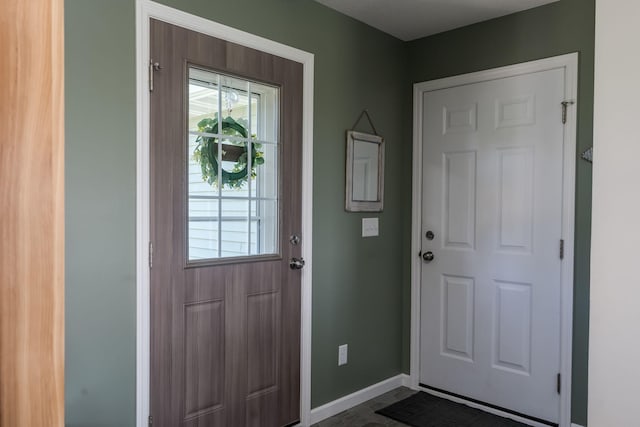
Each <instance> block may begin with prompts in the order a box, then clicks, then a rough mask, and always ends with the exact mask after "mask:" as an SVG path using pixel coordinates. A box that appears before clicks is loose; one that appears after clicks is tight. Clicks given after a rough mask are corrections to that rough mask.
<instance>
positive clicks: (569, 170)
mask: <svg viewBox="0 0 640 427" xmlns="http://www.w3.org/2000/svg"><path fill="white" fill-rule="evenodd" d="M558 68H564V69H565V100H567V101H577V93H578V54H577V53H570V54H566V55H561V56H556V57H552V58H546V59H541V60H537V61H531V62H525V63H522V64H516V65H510V66H506V67H500V68H494V69H490V70H485V71H479V72H476V73H470V74H463V75H459V76H454V77H447V78H443V79H438V80H431V81H428V82H422V83H416V84H415V85H414V86H413V189H412V219H411V231H412V236H411V254H412V255H415V256H413V257H412V261H411V368H410V369H411V373H410V378H411V379H410V381H411V387H413V388H414V389H419V388H420V386H419V382H420V378H419V377H420V283H421V277H422V276H421V268H422V262H421V259H420V258H419V257H418V253H419V252H420V249H421V244H422V239H421V233H422V231H421V230H422V128H423V126H422V113H423V111H422V106H423V102H422V99H423V95H424V93H425V92H430V91H434V90H438V89H446V88H450V87H453V86H460V85H465V84H472V83H478V82H483V81H488V80H495V79H501V78H505V77H513V76H517V75H522V74H529V73H534V72H540V71H547V70H552V69H558ZM576 110H577V108H575V105H573V106H572V107H570V108H569V109H568V111H567V123H566V125H565V127H564V152H563V157H564V159H563V160H564V161H563V167H564V169H563V182H562V195H563V197H562V203H563V206H562V237H561V238H562V239H564V241H565V242H566V244H565V247H564V260H563V262H562V267H561V268H562V272H561V296H560V298H561V310H562V313H561V317H560V329H561V331H560V340H561V342H560V373H561V375H562V383H561V389H560V423H559V424H560V427H569V426H570V425H571V352H572V329H573V245H574V210H575V167H576V165H575V163H576V158H577V157H576V117H577V116H576ZM558 120H561V117H558Z"/></svg>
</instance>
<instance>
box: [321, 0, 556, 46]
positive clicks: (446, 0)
mask: <svg viewBox="0 0 640 427" xmlns="http://www.w3.org/2000/svg"><path fill="white" fill-rule="evenodd" d="M316 1H317V2H319V3H322V4H324V5H326V6H328V7H330V8H332V9H335V10H337V11H338V12H341V13H344V14H345V15H348V16H351V17H352V18H355V19H357V20H359V21H362V22H364V23H366V24H369V25H371V26H372V27H375V28H377V29H379V30H381V31H384V32H385V33H389V34H391V35H392V36H395V37H397V38H399V39H401V40H405V41H408V40H414V39H417V38H420V37H425V36H428V35H431V34H436V33H440V32H442V31H447V30H452V29H454V28H458V27H464V26H465V25H469V24H473V23H475V22H480V21H486V20H488V19H492V18H497V17H498V16H504V15H508V14H510V13H514V12H519V11H521V10H525V9H531V8H534V7H538V6H542V5H543V4H547V3H553V2H555V1H558V0H316Z"/></svg>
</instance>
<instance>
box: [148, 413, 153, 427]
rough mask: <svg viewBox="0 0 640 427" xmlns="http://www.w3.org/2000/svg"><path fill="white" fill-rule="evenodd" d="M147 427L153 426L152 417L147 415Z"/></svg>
mask: <svg viewBox="0 0 640 427" xmlns="http://www.w3.org/2000/svg"><path fill="white" fill-rule="evenodd" d="M148 421H149V427H151V426H152V425H153V417H152V416H151V415H149V419H148Z"/></svg>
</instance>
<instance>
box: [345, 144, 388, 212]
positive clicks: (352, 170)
mask: <svg viewBox="0 0 640 427" xmlns="http://www.w3.org/2000/svg"><path fill="white" fill-rule="evenodd" d="M346 169H347V179H346V191H345V194H346V199H345V209H346V210H347V211H348V212H381V211H382V209H383V202H384V139H383V138H382V137H381V136H378V135H371V134H367V133H362V132H355V131H347V168H346Z"/></svg>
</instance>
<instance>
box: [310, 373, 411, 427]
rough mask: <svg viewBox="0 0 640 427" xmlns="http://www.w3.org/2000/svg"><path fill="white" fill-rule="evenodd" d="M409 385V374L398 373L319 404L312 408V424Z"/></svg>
mask: <svg viewBox="0 0 640 427" xmlns="http://www.w3.org/2000/svg"><path fill="white" fill-rule="evenodd" d="M402 386H404V387H409V376H408V375H405V374H400V375H396V376H395V377H391V378H388V379H386V380H384V381H380V382H379V383H377V384H373V385H371V386H369V387H367V388H363V389H362V390H358V391H356V392H355V393H351V394H349V395H347V396H343V397H341V398H340V399H336V400H334V401H333V402H329V403H326V404H324V405H322V406H318V407H317V408H314V409H312V410H311V417H310V424H315V423H318V422H320V421H322V420H326V419H327V418H329V417H333V416H334V415H337V414H339V413H340V412H343V411H346V410H347V409H351V408H353V407H354V406H357V405H360V404H361V403H364V402H366V401H367V400H370V399H373V398H375V397H378V396H380V395H381V394H384V393H387V392H389V391H391V390H393V389H395V388H398V387H402Z"/></svg>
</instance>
